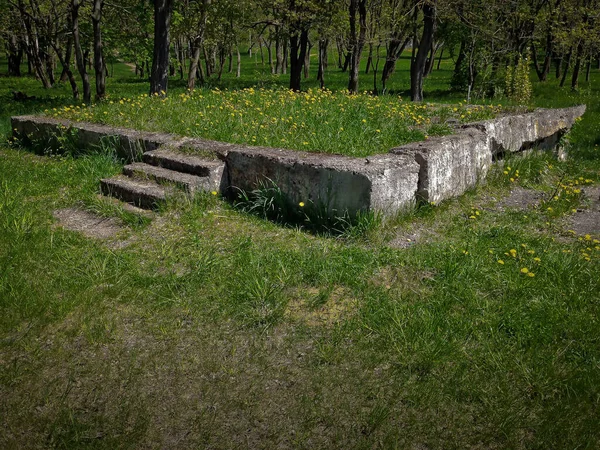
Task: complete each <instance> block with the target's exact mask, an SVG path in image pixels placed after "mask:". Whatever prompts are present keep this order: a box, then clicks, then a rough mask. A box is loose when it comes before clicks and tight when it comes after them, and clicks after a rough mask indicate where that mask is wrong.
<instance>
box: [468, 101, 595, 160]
mask: <svg viewBox="0 0 600 450" xmlns="http://www.w3.org/2000/svg"><path fill="white" fill-rule="evenodd" d="M585 109H586V107H585V105H580V106H574V107H572V108H562V109H537V110H535V111H533V112H531V113H527V114H519V115H514V116H505V117H499V118H496V119H492V120H486V121H483V122H475V123H470V124H467V125H464V126H463V128H464V129H468V128H476V129H478V130H480V131H482V132H484V133H485V134H486V136H487V137H488V145H489V147H490V150H491V151H492V154H493V155H494V157H495V158H497V157H501V156H502V155H503V154H504V153H508V152H520V151H524V150H529V149H531V148H534V147H538V148H540V149H543V150H548V149H554V148H555V147H556V145H557V143H558V142H559V141H560V138H561V137H562V136H563V134H564V133H566V132H567V131H568V130H569V129H570V128H571V127H572V126H573V124H574V123H575V120H576V119H577V118H579V117H581V116H582V115H583V113H585Z"/></svg>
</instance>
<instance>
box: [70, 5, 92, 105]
mask: <svg viewBox="0 0 600 450" xmlns="http://www.w3.org/2000/svg"><path fill="white" fill-rule="evenodd" d="M81 1H82V0H72V1H71V25H72V26H73V45H74V47H75V60H76V62H77V70H78V71H79V76H80V77H81V81H82V84H83V102H84V103H85V104H88V105H89V104H90V102H91V99H92V89H91V86H90V77H89V75H88V73H87V69H86V66H85V59H84V57H83V52H82V51H81V41H80V38H79V7H80V6H81Z"/></svg>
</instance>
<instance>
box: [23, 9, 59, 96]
mask: <svg viewBox="0 0 600 450" xmlns="http://www.w3.org/2000/svg"><path fill="white" fill-rule="evenodd" d="M18 8H19V12H20V14H21V21H22V23H23V25H24V27H25V32H26V34H27V41H26V43H27V45H26V52H27V59H28V61H29V62H31V65H32V66H33V69H34V70H35V74H36V76H37V77H38V78H39V80H40V81H41V82H42V86H44V88H45V89H49V88H51V87H52V84H51V83H50V80H49V79H48V75H47V73H46V70H45V69H44V64H43V62H42V59H41V58H40V54H41V52H40V47H39V43H38V36H37V30H34V24H33V23H32V20H31V15H30V14H29V13H28V12H27V10H26V8H25V5H24V3H23V0H19V2H18Z"/></svg>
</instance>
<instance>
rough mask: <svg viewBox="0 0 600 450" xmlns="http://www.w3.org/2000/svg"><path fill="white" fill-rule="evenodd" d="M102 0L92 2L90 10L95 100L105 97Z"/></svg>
mask: <svg viewBox="0 0 600 450" xmlns="http://www.w3.org/2000/svg"><path fill="white" fill-rule="evenodd" d="M103 6H104V0H94V5H93V9H92V24H93V28H94V70H95V72H96V100H102V99H103V98H104V97H105V96H106V66H105V64H104V56H103V54H102V30H101V28H100V22H101V21H102V7H103Z"/></svg>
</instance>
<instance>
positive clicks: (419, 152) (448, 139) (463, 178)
mask: <svg viewBox="0 0 600 450" xmlns="http://www.w3.org/2000/svg"><path fill="white" fill-rule="evenodd" d="M390 153H393V154H396V155H406V156H408V157H411V158H413V159H414V160H415V161H416V162H417V163H418V164H419V166H420V171H419V185H418V190H417V197H418V198H419V199H420V200H423V201H427V202H436V203H437V202H439V201H441V200H445V199H448V198H451V197H456V196H458V195H460V194H462V193H463V192H465V191H466V190H467V189H469V188H471V187H473V186H475V185H476V184H477V182H478V181H479V180H481V179H483V178H484V177H485V175H486V174H487V172H488V170H489V168H490V166H491V164H492V154H491V152H490V150H489V147H488V142H487V138H486V135H485V134H484V133H482V132H481V131H479V130H476V129H467V130H464V131H462V132H460V133H458V134H455V135H451V136H441V137H436V138H432V139H428V140H427V141H424V142H415V143H412V144H408V145H403V146H402V147H396V148H393V149H391V150H390Z"/></svg>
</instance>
